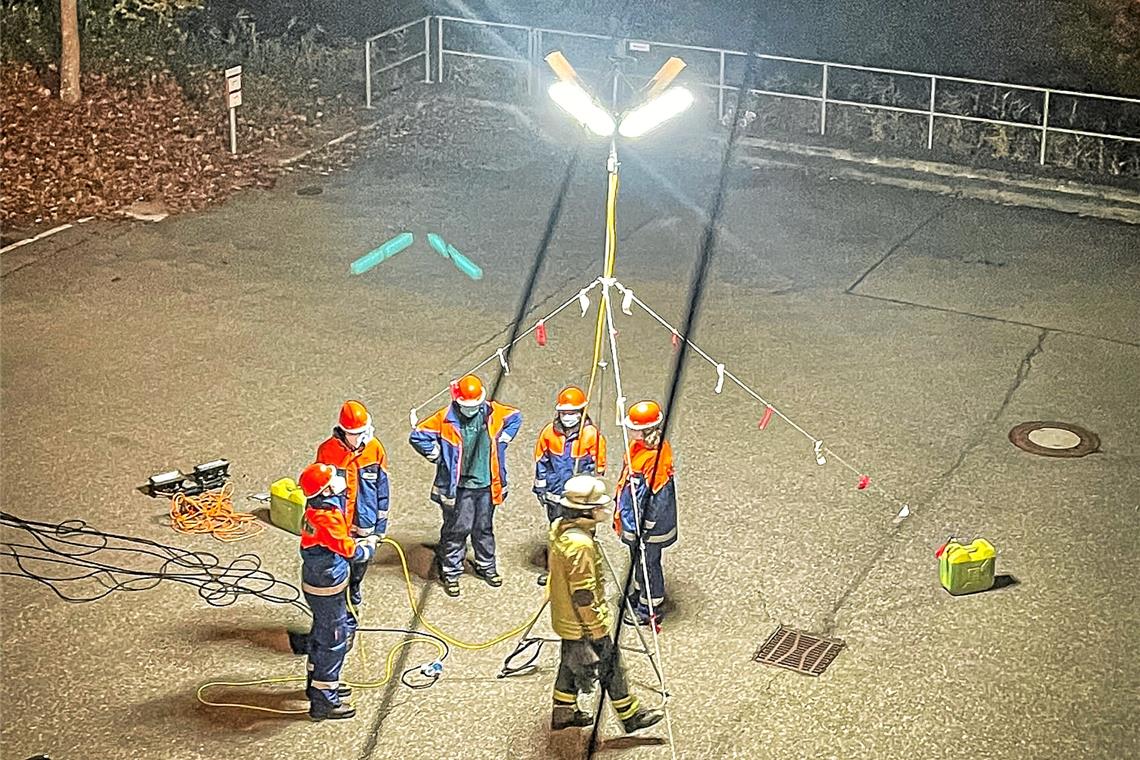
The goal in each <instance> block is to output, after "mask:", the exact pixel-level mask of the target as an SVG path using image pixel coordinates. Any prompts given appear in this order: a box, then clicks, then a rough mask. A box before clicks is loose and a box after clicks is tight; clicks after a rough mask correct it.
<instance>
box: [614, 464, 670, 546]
mask: <svg viewBox="0 0 1140 760" xmlns="http://www.w3.org/2000/svg"><path fill="white" fill-rule="evenodd" d="M658 459H660V461H659V462H658ZM655 467H656V476H654V468H655ZM650 478H652V479H653V487H652V488H650V487H649V480H650ZM617 492H618V503H617V509H615V510H614V531H615V532H616V533H617V534H618V535H619V536H621V540H622V541H623V542H625V543H626V544H630V545H632V544H634V543H636V541H637V538H638V536H639V535H640V536H641V538H642V540H643V541H644V542H645V543H652V544H660V545H661V546H662V547H665V546H671V545H672V544H674V543H676V541H677V490H676V486H675V483H674V478H673V447H671V446H670V445H669V442H668V441H662V442H661V446H660V448H657V449H651V448H649V447H648V446H646V445H645V442H644V441H633V443H632V444H631V445H630V451H629V452H628V453H627V455H626V460H625V462H623V464H622V468H621V475H620V476H619V477H618V483H617ZM635 492H636V494H637V509H634V493H635ZM639 522H640V524H639Z"/></svg>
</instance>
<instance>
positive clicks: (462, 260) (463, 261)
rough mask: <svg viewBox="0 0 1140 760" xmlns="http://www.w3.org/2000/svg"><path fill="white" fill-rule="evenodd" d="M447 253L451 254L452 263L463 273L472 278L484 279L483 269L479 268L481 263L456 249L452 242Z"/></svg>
mask: <svg viewBox="0 0 1140 760" xmlns="http://www.w3.org/2000/svg"><path fill="white" fill-rule="evenodd" d="M447 253H448V255H450V256H451V263H453V264H455V267H456V268H457V269H458V270H459V271H460V272H463V274H465V275H467V276H468V277H470V278H471V279H472V280H481V279H483V270H482V269H480V268H479V265H478V264H476V263H475V262H474V261H472V260H471V259H469V258H467V257H466V256H464V255H463V254H462V253H460V252H459V251H457V250H455V246H453V245H451V244H450V243H448V245H447Z"/></svg>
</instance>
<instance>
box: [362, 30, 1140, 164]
mask: <svg viewBox="0 0 1140 760" xmlns="http://www.w3.org/2000/svg"><path fill="white" fill-rule="evenodd" d="M433 21H434V22H435V23H434V24H433V23H432V22H433ZM417 24H422V25H423V29H424V47H423V50H420V51H418V52H416V53H414V54H412V55H409V56H406V57H404V58H402V59H401V60H398V61H396V62H394V63H389V64H386V65H385V66H384V67H383V68H381V69H379V70H378V72H377V73H380V72H384V71H389V70H392V69H395V68H397V67H400V66H403V65H406V64H408V63H409V62H412V61H415V60H417V59H419V58H421V57H422V58H423V59H424V81H425V82H431V81H432V77H431V68H432V65H431V64H432V58H433V57H434V63H435V67H434V68H435V70H436V71H435V73H436V78H435V81H436V82H439V83H442V82H443V81H444V78H445V74H446V71H445V66H444V63H445V58H448V57H451V58H468V59H482V60H488V61H497V62H501V63H507V64H512V65H516V66H519V67H526V70H525V74H526V90H527V93H528V94H530V95H535V94H536V91H537V90H538V89H539V85H540V84H541V82H542V80H543V78H548V77H549V76H550V75H549V73H548V72H547V69H546V65H545V63H544V62H543V57H544V55H545V54H546V53H548V52H550V50H554V49H558V46H556V45H552V44H551V43H552V42H555V41H560V42H562V43H564V44H575V45H580V44H581V43H585V44H586V46H587V47H588V46H590V45H594V46H596V47H597V46H599V45H600V47H598V48H597V50H596V51H595V52H596V54H597V56H596V60H605V56H606V55H609V54H612V53H614V52H616V51H618V50H620V51H622V52H623V53H624V54H626V55H629V54H630V53H631V52H641V53H650V51H658V52H659V53H660V54H664V53H672V52H674V51H676V52H678V53H682V54H683V55H682V57H686V62H687V63H689V64H690V67H689V70H687V71H688V72H689V74H688V76H689V79H690V81H691V82H692V83H693V84H696V85H699V86H700V87H703V88H706V89H711V90H714V91H715V92H716V103H717V119H718V120H723V119H724V117H725V116H726V114H727V113H728V111H729V110H730V109H729V107H728V104H727V102H726V101H727V97H726V95H728V94H738V93H739V91H740V87H739V86H736V85H731V84H729V83H728V77H727V72H728V70H729V68H730V67H732V66H734V65H735V66H737V68H741V69H743V63H744V62H746V60H747V57H748V55H749V54H748V53H747V52H744V51H740V50H728V49H723V48H712V47H705V46H700V45H685V44H680V43H673V42H661V41H657V40H638V39H630V38H620V37H612V36H607V35H601V34H589V33H583V32H570V31H565V30H559V29H547V28H542V27H528V26H523V25H520V24H507V23H501V22H492V21H480V20H476V19H467V18H460V17H457V16H427V17H425V18H422V19H417V20H416V21H412V22H410V23H408V24H404V25H403V26H399V27H396V28H394V29H389V30H387V31H385V32H382V33H380V34H378V35H375V36H373V37H369V38H368V40H367V41H366V42H365V82H366V84H365V100H366V103H367V105H368V107H369V108H371V107H372V73H373V72H372V68H371V59H372V44H373V43H374V42H376V41H378V40H380V39H381V38H384V37H387V36H390V35H394V34H398V33H400V32H402V31H404V30H406V29H408V28H410V27H413V26H415V25H417ZM433 26H434V27H435V33H434V35H433V34H432V33H431V27H433ZM449 27H467V28H475V29H478V30H483V31H486V32H488V33H489V36H490V38H491V44H492V46H493V48H494V49H493V52H480V51H478V50H471V49H463V48H460V47H452V48H449V47H448V43H447V37H446V36H445V32H446V31H447V30H448V28H449ZM456 31H457V30H453V34H452V37H453V38H456V37H461V36H462V35H458V34H456V33H455V32H456ZM508 36H509V37H513V38H514V44H512V43H511V42H510V41H508V40H507V37H508ZM619 45H620V47H619ZM548 48H549V50H548ZM580 52H581V51H580ZM433 53H434V56H433ZM754 55H755V57H756V58H757V59H759V60H760V61H763V62H770V63H773V64H784V65H789V66H792V67H800V68H802V69H806V70H808V71H809V72H811V73H812V76H810V77H808V79H809V80H810V83H811V88H810V91H807V92H803V91H801V92H787V91H780V90H772V89H762V88H756V89H750V92H751V93H753V94H756V95H760V96H765V97H771V98H783V99H790V100H798V101H802V102H810V103H818V105H819V110H818V117H817V121H818V131H819V134H820V135H826V134H827V129H828V113H829V108H832V107H836V108H856V109H866V110H870V111H885V112H890V113H899V114H907V115H910V116H914V117H916V118H917V117H925V119H926V128H925V131H926V148H927V149H928V150H932V149H933V148H934V138H935V133H936V124H937V122H938V121H939V120H950V121H958V122H973V123H980V124H989V125H994V126H1003V127H1009V128H1013V129H1024V130H1030V131H1033V132H1036V133H1038V135H1039V136H1038V138H1037V141H1038V146H1037V158H1038V162H1039V163H1041V164H1045V163H1046V155H1047V153H1046V151H1047V147H1048V144H1049V137H1050V135H1054V134H1064V135H1079V136H1084V137H1091V138H1099V139H1105V140H1118V141H1121V142H1125V143H1134V144H1140V99H1135V98H1126V97H1121V96H1117V95H1100V94H1096V93H1087V92H1076V91H1072V90H1061V89H1054V88H1048V87H1037V86H1032V85H1020V84H1011V83H1009V82H995V81H992V80H986V79H971V78H966V77H954V76H941V75H937V74H925V73H919V72H913V71H901V70H898V69H886V68H877V67H873V66H856V65H852V64H846V63H835V62H831V61H817V60H813V59H808V58H791V57H788V56H779V55H767V54H754ZM570 57H571V58H572V59H575V58H576V59H578V60H583V61H585V60H587V59H586V58H585V56H584V55H579V56H570ZM657 57H661V55H658V56H657ZM689 59H696V61H697V62H699V63H700V64H703V65H700V66H697V67H696V69H695V70H694V67H693V65H692V64H693V63H694V60H689ZM579 71H580V72H581V73H583V74H587V75H589V74H600V73H603V72H601V71H600V70H598V69H592V68H590V67H588V66H583V67H581V68H579ZM714 71H715V74H714V73H713V72H714ZM839 72H853V73H856V74H868V75H873V76H886V77H893V78H901V79H904V80H909V81H910V82H911V83H921V88H922V90H923V96H922V100H923V104H922V106H919V105H917V104H911V105H898V104H889V103H879V102H873V101H867V100H856V99H853V98H852V97H850V96H848V97H842V96H837V95H836V94H835V84H834V80H835V77H836V75H837V74H838V73H839ZM714 77H715V78H714ZM693 80H695V81H693ZM927 83H928V84H927ZM955 84H959V85H970V86H973V87H980V88H998V89H1000V90H1001V91H1004V92H1005V93H1006V94H1007V97H1008V94H1009V93H1021V94H1023V95H1028V96H1029V97H1030V98H1031V100H1030V101H1028V102H1026V101H1021V102H1020V105H1021V106H1023V108H1022V110H1025V111H1029V112H1032V114H1033V119H1032V120H1021V121H1018V120H1015V119H1014V118H1002V117H998V118H993V117H989V116H980V115H976V114H971V113H955V112H954V111H952V110H948V109H947V108H945V107H943V108H940V107H939V103H938V98H939V95H940V93H944V92H945V90H946V89H947V87H948V86H952V85H955ZM912 89H914V88H913V87H912ZM609 94H610V96H611V98H612V103H613V105H615V106H616V104H617V101H618V82H617V79H616V78H615V79H614V80H613V90H612V92H611V93H609ZM1057 98H1066V99H1072V100H1081V101H1089V102H1094V103H1099V104H1118V105H1120V106H1122V107H1123V108H1125V109H1134V110H1135V122H1136V124H1137V128H1136V133H1135V134H1125V133H1124V131H1123V130H1122V131H1099V130H1094V129H1077V128H1075V127H1074V126H1072V125H1070V126H1063V125H1059V124H1056V123H1055V122H1051V120H1050V117H1051V108H1053V107H1055V104H1056V100H1057ZM943 105H945V104H943ZM1075 112H1076V109H1075V106H1074V108H1073V113H1074V114H1075ZM1071 118H1075V117H1071Z"/></svg>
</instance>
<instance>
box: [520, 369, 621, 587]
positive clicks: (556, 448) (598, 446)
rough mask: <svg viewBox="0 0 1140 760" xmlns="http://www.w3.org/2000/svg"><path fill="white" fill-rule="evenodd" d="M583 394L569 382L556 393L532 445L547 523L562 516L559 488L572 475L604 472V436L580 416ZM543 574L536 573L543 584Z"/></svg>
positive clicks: (536, 484) (538, 493)
mask: <svg viewBox="0 0 1140 760" xmlns="http://www.w3.org/2000/svg"><path fill="white" fill-rule="evenodd" d="M585 408H586V394H585V393H584V392H583V391H582V389H581V388H579V387H577V386H574V385H569V386H567V387H565V388H563V389H562V390H561V391H559V393H558V399H557V401H556V402H555V406H554V421H553V422H550V423H548V424H547V425H546V427H544V428H543V429H542V432H541V433H539V435H538V441H537V442H536V443H535V444H534V493H535V495H536V496H537V497H538V503H539V504H540V505H541V506H542V507H544V508H545V509H546V519H547V522H548V523H553V522H554V521H555V520H557V519H558V518H559V517H561V516H562V504H561V498H562V489H563V488H564V487H565V485H566V481H568V480H569V479H570V478H571V477H573V476H574V475H604V474H605V472H606V439H605V438H604V437H603V436H602V434H601V432H600V431H599V430H598V428H597V426H595V425H594V422H593V420H591V419H590V418H589V417H583V415H584V413H585V411H584V410H585ZM547 577H548V574H547V573H545V572H544V573H542V575H540V576H539V579H538V582H539V585H545V584H546V579H547Z"/></svg>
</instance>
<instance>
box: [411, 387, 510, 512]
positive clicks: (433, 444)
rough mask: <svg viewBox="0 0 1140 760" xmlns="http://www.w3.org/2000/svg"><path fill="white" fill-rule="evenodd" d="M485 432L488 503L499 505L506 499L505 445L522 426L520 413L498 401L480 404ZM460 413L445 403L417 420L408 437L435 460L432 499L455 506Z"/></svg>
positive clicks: (460, 458)
mask: <svg viewBox="0 0 1140 760" xmlns="http://www.w3.org/2000/svg"><path fill="white" fill-rule="evenodd" d="M481 414H484V415H486V419H487V435H489V436H490V437H491V441H492V443H493V444H494V445H493V446H491V502H492V503H493V504H502V503H503V500H504V499H506V498H507V444H508V443H510V442H511V440H512V439H513V438H514V437H515V436H516V435H517V434H518V432H519V428H520V427H522V412H520V411H519V410H518V409H515V408H514V407H510V406H507V405H506V404H500V403H499V402H497V401H486V402H484V403H483V407H482V411H481ZM459 422H460V420H459V413H458V412H457V411H456V409H455V404H448V405H447V406H445V407H443V408H442V409H440V410H439V411H437V412H436V413H435V414H433V415H431V416H430V417H428V418H427V419H425V420H423V421H422V422H420V423H419V424H418V425H416V427H415V428H414V429H413V430H412V433H411V435H410V436H408V442H409V443H410V444H412V448H414V449H415V450H416V451H418V452H419V453H420V455H421V456H423V457H425V458H426V459H427V460H428V461H429V462H434V463H435V481H434V482H433V483H432V488H431V500H432V501H434V502H435V503H437V504H440V505H442V506H445V507H451V506H454V505H455V489H456V488H458V487H459V468H460V464H461V463H462V462H463V436H462V435H461V434H460V432H459Z"/></svg>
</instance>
